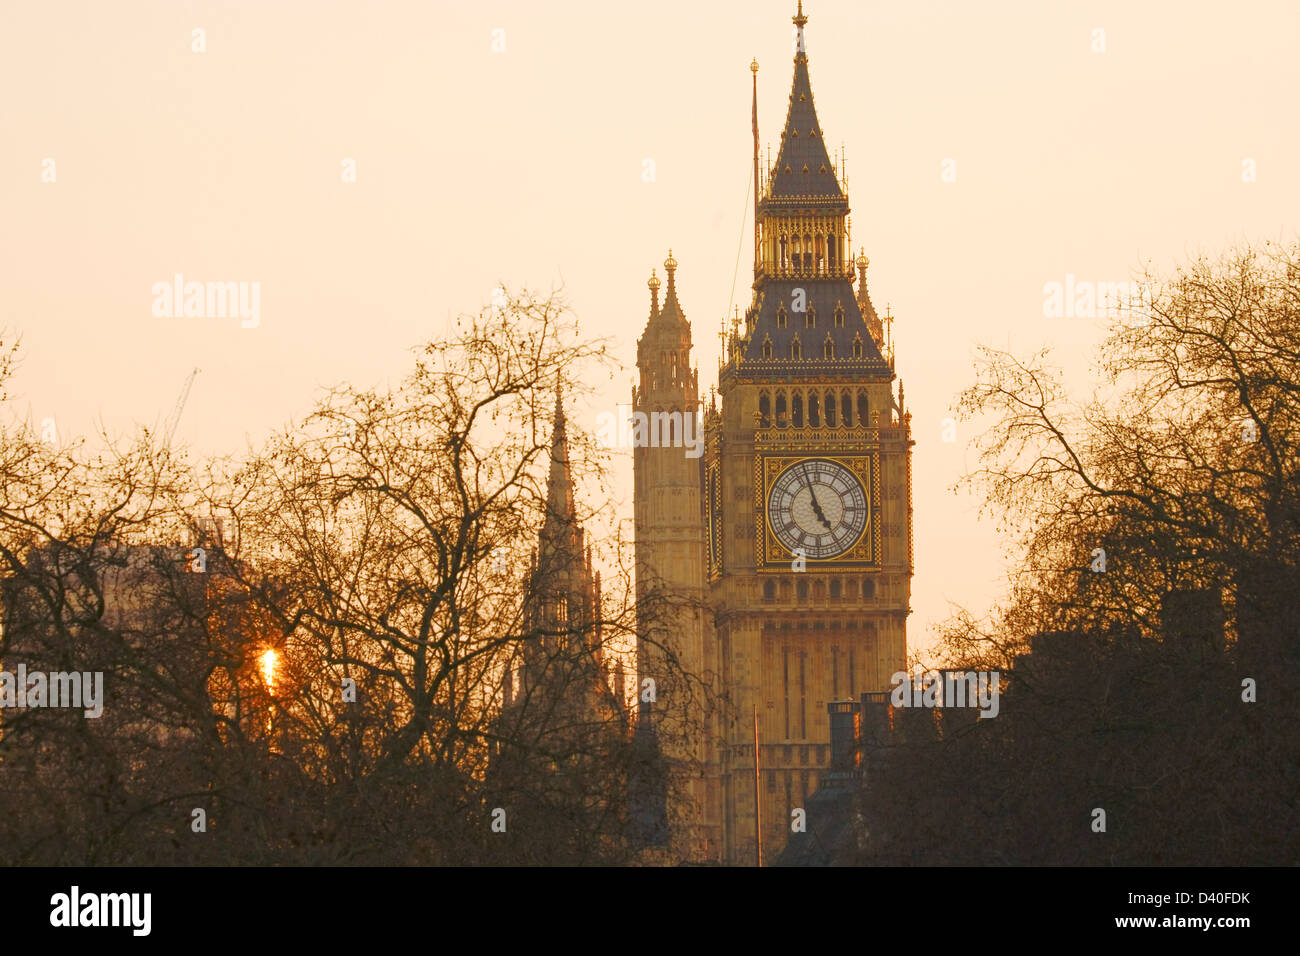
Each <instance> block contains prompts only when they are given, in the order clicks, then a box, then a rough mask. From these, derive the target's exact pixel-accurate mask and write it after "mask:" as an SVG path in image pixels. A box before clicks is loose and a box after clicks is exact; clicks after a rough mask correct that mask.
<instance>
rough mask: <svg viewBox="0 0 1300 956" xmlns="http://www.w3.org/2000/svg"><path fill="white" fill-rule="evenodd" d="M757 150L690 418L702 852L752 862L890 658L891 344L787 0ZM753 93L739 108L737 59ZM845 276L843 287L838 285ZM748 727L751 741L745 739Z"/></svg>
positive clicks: (901, 488) (894, 521)
mask: <svg viewBox="0 0 1300 956" xmlns="http://www.w3.org/2000/svg"><path fill="white" fill-rule="evenodd" d="M794 23H795V26H796V28H797V32H796V43H795V56H794V78H793V82H792V84H791V89H790V101H789V109H788V111H787V114H786V120H785V128H784V129H783V131H782V132H781V143H780V147H779V151H778V153H777V157H776V162H775V163H774V164H772V165H770V166H769V167H768V168H767V170H766V175H761V174H760V168H759V162H758V148H757V144H758V133H757V106H756V105H755V113H754V115H755V132H754V142H755V149H754V167H755V181H756V189H755V195H756V197H757V198H756V203H755V210H754V219H755V243H754V245H755V255H754V283H753V299H752V301H751V303H750V305H749V308H748V309H747V310H746V312H745V315H744V319H743V325H742V324H741V320H739V319H736V320H734V321H733V323H732V328H731V330H730V332H729V334H728V335H726V350H725V355H724V356H723V357H722V360H721V366H720V369H719V375H718V397H717V398H716V399H714V400H713V401H712V402H711V403H710V406H709V408H708V409H707V412H706V415H705V450H704V469H703V479H702V480H703V489H702V490H703V512H704V524H705V535H704V538H705V552H706V553H705V576H706V579H707V595H708V600H709V603H710V606H711V609H712V614H713V621H712V628H711V633H710V634H709V640H710V641H711V642H712V643H713V651H714V653H713V661H715V662H716V665H717V668H718V673H717V674H716V678H717V684H718V686H719V687H720V689H721V691H722V693H723V695H724V699H725V716H724V718H723V719H722V720H721V721H719V722H717V723H716V724H715V725H714V731H715V732H714V734H713V737H714V740H713V742H712V745H711V746H710V747H709V748H708V753H709V756H710V760H711V762H712V763H713V766H712V767H710V768H709V770H708V772H706V774H705V776H706V777H708V778H712V779H716V780H718V781H719V787H718V796H717V800H718V801H719V804H720V805H719V806H718V807H717V808H716V813H717V816H718V817H719V818H720V819H721V821H722V827H721V833H720V839H719V843H720V852H719V857H720V859H722V860H723V861H724V862H728V863H735V864H747V863H753V862H754V861H755V860H756V859H757V849H758V848H757V846H756V842H757V839H756V838H757V829H756V825H755V820H756V817H757V818H758V821H759V825H761V829H762V849H763V855H764V857H765V858H768V859H771V858H775V856H776V855H777V854H778V853H779V852H780V850H781V848H782V847H784V845H785V842H786V838H787V837H788V835H789V834H790V832H791V822H792V811H793V810H796V809H802V808H804V806H805V801H806V798H807V797H808V796H809V795H811V794H812V793H813V791H814V790H815V789H816V788H817V785H818V778H819V776H820V775H821V774H822V773H823V772H824V771H826V770H827V769H828V767H829V765H830V728H829V722H828V717H827V709H826V704H827V702H829V701H834V700H846V699H853V698H856V697H857V696H858V695H860V694H861V693H863V692H866V691H881V690H886V689H888V688H889V687H890V676H891V675H892V674H894V673H895V672H897V671H900V670H904V669H905V667H906V657H907V640H906V621H907V615H908V613H909V596H910V592H911V576H912V503H911V446H912V439H911V429H910V417H911V416H910V415H908V414H907V412H906V410H905V407H904V401H903V388H902V384H901V382H900V383H899V384H898V387H897V390H896V391H895V388H894V379H895V372H894V355H893V348H892V344H891V342H890V340H889V336H888V325H889V323H890V322H891V321H892V320H891V317H889V316H886V318H885V320H884V321H883V322H882V320H881V318H880V316H878V314H877V313H876V310H875V308H874V307H873V305H872V302H871V298H870V296H869V295H868V294H867V281H866V272H867V266H868V261H867V259H866V257H865V256H864V255H859V256H858V257H857V258H856V259H854V258H852V257H851V255H850V249H851V238H850V217H849V199H848V194H847V190H846V187H845V183H844V180H843V179H842V174H841V170H840V169H839V168H837V165H836V164H835V163H834V162H833V161H832V159H831V156H830V155H829V153H828V152H827V149H826V144H825V136H824V134H823V131H822V127H821V124H820V123H819V122H818V120H817V112H816V109H815V107H814V104H813V92H812V84H811V81H810V79H809V71H808V55H807V51H806V49H805V46H804V25H805V24H806V23H807V18H806V17H805V16H804V15H803V9H802V2H801V3H800V6H799V11H798V13H797V14H796V16H795V17H794ZM752 68H753V69H754V71H755V82H754V86H755V104H757V64H754V65H753V67H752ZM855 279H856V288H855ZM755 740H757V752H756V749H755Z"/></svg>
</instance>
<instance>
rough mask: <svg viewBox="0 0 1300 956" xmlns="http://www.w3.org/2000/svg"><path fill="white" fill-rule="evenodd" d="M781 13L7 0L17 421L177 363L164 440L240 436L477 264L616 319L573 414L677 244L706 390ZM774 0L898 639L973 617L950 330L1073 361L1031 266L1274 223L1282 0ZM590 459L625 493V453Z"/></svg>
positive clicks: (1071, 326)
mask: <svg viewBox="0 0 1300 956" xmlns="http://www.w3.org/2000/svg"><path fill="white" fill-rule="evenodd" d="M792 7H793V3H788V2H785V0H779V2H770V0H761V2H752V0H751V2H746V3H739V2H737V3H721V2H718V3H708V4H698V3H690V2H680V3H679V2H662V3H656V4H647V5H626V4H610V3H568V2H563V0H554V2H547V3H536V2H520V0H512V2H503V3H473V4H468V3H455V4H452V3H442V2H406V3H403V2H373V3H361V2H358V0H351V2H328V0H311V2H288V0H246V2H245V0H239V2H236V0H229V2H190V3H177V2H136V0H133V2H126V0H117V2H105V0H83V2H59V0H4V2H3V3H2V4H0V88H2V89H3V90H4V91H5V93H4V95H3V96H2V97H0V131H3V132H2V133H0V135H2V136H3V147H4V148H3V149H0V283H2V285H0V288H2V289H3V296H0V327H4V328H6V329H9V330H15V331H18V332H20V333H21V334H22V336H23V339H24V346H25V355H26V360H25V364H24V366H23V368H22V370H21V372H20V374H19V376H18V380H17V382H16V386H17V388H16V392H17V394H18V398H17V402H18V405H19V408H20V411H22V412H24V413H25V410H26V407H27V404H28V403H30V405H31V409H32V416H33V418H34V419H35V420H36V421H37V422H39V421H41V420H42V419H44V418H46V417H53V418H54V419H55V420H56V422H57V424H58V427H59V430H60V433H61V434H62V435H63V436H64V437H65V438H66V437H69V436H75V435H77V434H84V433H93V432H94V430H95V429H96V423H97V422H99V421H100V420H102V421H104V422H105V423H106V424H107V425H108V427H109V428H110V429H114V430H121V429H126V428H128V427H130V425H131V423H132V422H144V423H147V424H152V423H153V422H155V421H156V420H161V419H163V418H165V417H166V415H167V414H168V413H169V412H170V410H171V407H172V405H173V403H174V402H175V400H176V396H177V393H178V392H179V391H180V388H181V385H182V383H183V381H184V379H185V376H186V375H187V374H188V372H189V370H190V369H191V368H192V367H193V366H195V365H197V366H200V367H202V369H203V371H202V373H201V374H200V375H199V377H198V379H197V380H196V382H195V384H194V388H193V391H192V393H191V396H190V399H189V403H188V407H187V408H186V410H185V414H184V417H183V419H182V421H181V424H180V427H179V429H178V431H177V441H178V442H185V443H188V444H189V445H190V446H191V447H192V448H193V449H194V450H195V451H196V452H199V453H210V452H225V451H238V450H240V449H241V448H242V447H243V445H244V442H245V435H247V436H249V437H250V438H251V439H252V440H253V441H257V440H258V439H259V438H260V437H261V436H263V435H264V434H265V433H266V431H267V430H268V429H269V428H271V427H273V426H275V425H277V424H279V423H282V422H284V421H285V420H287V419H288V418H290V417H291V416H294V415H299V414H301V413H302V412H303V411H304V410H305V409H306V408H307V407H308V405H309V403H310V401H311V399H312V397H313V395H314V392H315V389H317V388H318V387H319V386H321V385H324V384H327V383H331V382H336V381H340V380H344V379H347V380H350V381H353V382H355V383H358V384H363V385H364V384H376V383H379V382H382V381H384V380H385V379H389V378H396V377H400V376H401V375H402V374H403V373H404V372H405V370H406V369H407V367H408V366H409V361H410V356H409V354H408V353H407V351H406V350H407V348H408V347H409V346H411V345H413V344H414V343H416V342H417V341H419V340H421V339H422V338H426V337H429V336H433V335H438V334H440V333H441V332H442V331H443V330H444V329H445V328H446V325H447V322H448V320H449V318H450V317H451V316H454V315H455V314H456V313H458V312H461V311H467V310H474V309H477V308H478V307H479V306H481V305H483V304H485V303H487V302H488V301H489V300H490V297H491V292H492V289H493V287H494V286H495V285H496V284H497V282H498V280H504V281H505V282H506V283H508V284H510V285H515V286H517V285H522V284H527V285H530V286H534V287H542V288H546V287H549V286H550V285H552V284H557V283H560V282H562V283H563V284H564V286H565V288H566V290H567V293H568V296H569V298H570V300H571V302H572V305H573V307H574V309H575V311H576V313H577V314H578V316H579V317H580V320H581V321H582V323H583V327H584V328H585V329H586V331H587V332H588V333H589V334H591V335H593V336H595V335H608V336H613V337H614V338H615V340H616V343H617V353H618V355H619V357H620V358H621V359H622V360H623V361H624V363H625V364H626V365H627V366H628V370H627V371H625V372H624V373H623V375H622V376H621V377H619V376H616V382H615V383H610V382H608V381H603V382H593V383H591V384H592V385H594V386H597V387H598V391H597V394H596V397H595V399H594V400H592V401H591V402H589V403H587V404H586V405H584V406H583V407H580V408H577V409H574V410H573V411H572V412H571V417H572V418H573V419H574V421H575V422H576V423H577V424H580V425H585V426H586V427H588V428H592V427H594V425H595V422H596V416H597V415H598V414H599V413H600V412H602V411H608V410H613V408H614V407H615V405H616V404H618V403H622V402H626V401H627V400H628V388H629V385H630V381H631V371H630V368H631V365H632V362H633V361H634V356H635V340H636V336H637V335H638V334H639V333H640V330H641V327H642V326H643V324H644V322H645V318H646V312H647V308H648V293H647V291H646V288H645V280H646V278H647V276H648V274H649V271H650V269H651V267H660V272H661V274H662V267H661V263H662V261H663V259H664V257H665V255H666V253H667V249H668V247H669V246H671V247H672V248H673V252H674V255H675V257H676V258H677V260H678V262H679V263H680V266H679V271H678V284H679V291H680V297H681V301H682V304H683V306H684V307H685V309H686V312H687V316H688V318H689V319H691V320H692V322H693V323H694V325H695V330H696V332H695V334H696V342H697V356H698V361H699V366H700V370H701V375H700V377H701V382H702V384H705V385H706V387H707V384H708V383H711V382H712V381H714V380H715V370H716V358H717V345H718V340H717V336H716V331H717V328H718V324H719V321H720V319H721V318H722V316H723V314H724V313H725V312H726V311H727V307H728V304H729V303H731V302H732V301H733V299H732V296H731V289H732V283H733V277H734V275H735V263H736V258H737V248H738V245H737V244H738V242H740V241H741V240H742V237H743V246H741V247H740V262H741V273H740V276H739V279H738V280H737V281H736V283H735V287H736V294H735V299H734V301H735V302H736V303H739V304H743V303H744V301H746V300H747V298H748V284H749V276H748V275H747V273H746V267H747V263H749V262H750V261H751V251H750V246H749V237H750V236H751V235H752V226H751V225H750V223H749V220H748V218H747V217H748V212H749V209H750V206H749V205H748V203H747V202H746V188H747V184H748V179H749V176H750V129H749V124H750V115H749V114H750V101H749V96H750V93H749V89H750V73H749V62H750V59H751V58H753V57H757V58H758V60H759V63H760V64H761V66H762V69H761V72H760V73H759V122H760V127H761V134H762V138H763V141H764V142H765V143H769V142H773V141H774V140H775V138H776V136H777V134H778V133H779V129H780V124H781V122H782V120H783V119H784V114H785V106H786V97H787V94H788V89H789V83H790V72H791V59H792V50H791V31H792V26H791V23H790V16H791V14H792V12H793V9H792ZM805 12H806V13H807V14H808V15H809V18H810V19H809V24H808V27H807V44H808V53H809V57H810V64H811V75H812V82H813V88H814V90H815V92H816V105H817V109H818V115H819V119H820V121H821V124H822V126H823V128H824V130H825V133H826V139H827V143H828V145H834V146H838V145H839V144H840V143H843V144H844V146H845V149H846V151H847V155H848V174H849V185H850V198H851V200H852V202H853V207H854V216H853V237H854V245H855V252H856V247H857V246H858V245H863V246H865V247H866V251H867V254H868V255H869V256H870V257H871V260H872V266H871V271H870V274H869V278H870V286H871V294H872V298H873V300H874V301H875V303H876V305H877V307H878V308H881V309H883V307H884V306H885V305H886V304H891V305H892V307H893V311H894V315H895V316H896V318H897V321H896V323H895V339H896V343H897V355H898V371H899V373H900V374H901V376H902V377H903V379H904V381H905V383H906V387H907V401H908V406H909V408H910V410H911V411H912V413H913V420H912V424H913V430H914V436H915V438H916V441H917V445H916V449H915V458H914V492H913V494H914V506H915V510H916V531H915V533H916V578H915V580H914V584H913V608H914V611H915V613H914V614H913V616H912V619H911V624H910V641H911V643H912V645H913V646H922V647H923V646H925V645H926V644H927V643H928V642H929V635H928V630H927V628H928V626H929V625H930V624H932V623H933V622H935V621H938V620H941V619H942V618H943V617H944V616H946V614H947V611H948V602H949V601H958V602H961V603H965V604H967V605H969V606H971V607H972V608H973V609H975V610H977V611H978V610H982V609H984V608H985V607H987V605H988V603H989V601H990V600H991V599H993V598H994V597H995V596H996V595H997V594H998V591H999V587H1000V580H1001V575H1002V563H1001V562H1002V558H1001V549H1000V545H999V542H998V539H997V537H996V535H995V534H994V531H993V528H992V526H991V525H989V524H980V523H977V522H976V520H975V517H974V509H973V503H972V502H971V501H970V500H969V499H966V498H964V497H956V496H953V495H952V494H951V493H950V492H949V491H948V488H949V486H951V485H952V483H953V482H954V481H955V480H956V479H957V477H958V476H959V474H960V473H961V471H962V470H963V468H964V466H965V465H966V464H968V459H969V452H967V451H966V450H965V447H964V443H965V440H966V439H967V438H969V437H970V436H969V435H967V434H965V433H963V432H962V431H960V430H959V431H958V434H957V438H958V441H957V442H955V443H952V444H945V443H943V442H941V441H940V435H941V430H942V419H944V418H945V417H947V415H948V407H949V405H950V403H951V402H952V400H953V397H954V395H955V394H956V392H957V391H958V390H959V389H960V387H961V386H962V385H963V384H965V383H966V382H967V381H968V380H969V378H970V374H971V373H970V356H971V351H972V347H973V346H974V345H975V344H977V343H988V344H995V345H1000V346H1005V345H1008V344H1010V345H1011V346H1013V347H1015V348H1017V349H1021V350H1026V351H1027V350H1029V349H1032V348H1035V347H1037V346H1039V345H1041V344H1055V345H1057V346H1060V347H1061V348H1062V349H1063V351H1064V355H1063V361H1065V362H1066V363H1067V364H1069V365H1070V366H1071V370H1072V372H1074V373H1076V375H1080V374H1081V373H1082V372H1083V371H1084V369H1083V367H1082V365H1080V364H1079V362H1080V356H1081V354H1082V348H1084V347H1086V346H1088V345H1089V344H1090V343H1092V342H1094V341H1095V340H1096V338H1097V333H1098V328H1099V326H1100V323H1099V322H1097V321H1094V320H1088V319H1080V318H1047V317H1045V316H1044V314H1043V301H1044V293H1043V286H1044V284H1045V283H1048V282H1052V281H1058V282H1064V281H1065V277H1066V275H1067V274H1073V275H1074V276H1075V277H1076V279H1077V280H1080V281H1082V280H1088V281H1094V282H1098V281H1108V282H1117V281H1125V280H1127V279H1128V278H1130V276H1131V274H1132V270H1133V269H1134V268H1135V267H1138V266H1140V265H1141V264H1142V263H1143V262H1145V261H1146V260H1147V259H1150V260H1152V262H1153V263H1154V264H1155V265H1156V266H1157V267H1158V268H1166V267H1168V266H1169V265H1171V264H1172V263H1173V262H1174V261H1176V260H1178V259H1181V258H1183V257H1185V256H1187V255H1189V254H1194V253H1196V252H1197V251H1200V250H1203V249H1204V250H1210V251H1212V250H1216V249H1218V248H1219V247H1221V246H1222V245H1224V244H1225V243H1227V242H1230V241H1233V240H1240V239H1248V240H1263V239H1274V240H1276V239H1279V238H1287V237H1291V236H1294V234H1295V233H1294V231H1295V218H1294V216H1295V210H1296V209H1297V201H1298V200H1300V183H1298V182H1297V178H1296V175H1295V171H1296V170H1297V169H1300V128H1298V126H1297V124H1296V122H1295V119H1294V105H1293V103H1292V102H1291V100H1292V98H1293V96H1294V91H1295V88H1296V67H1295V56H1294V49H1293V45H1294V43H1295V39H1296V37H1297V36H1300V5H1297V4H1295V3H1291V2H1276V3H1250V2H1243V3H1232V4H1229V3H1213V4H1211V3H1188V2H1177V3H1175V2H1146V3H1141V4H1133V3H1063V4H1062V3H1036V2H1023V3H982V4H972V3H962V2H952V3H920V2H912V3H892V4H884V3H877V2H872V3H861V2H857V3H849V2H835V3H832V2H829V0H810V2H809V3H808V4H807V5H806V9H805ZM195 28H201V29H203V30H204V31H206V44H207V51H206V52H205V53H202V54H199V53H194V52H192V49H191V45H192V37H193V34H192V31H193V30H194V29H195ZM1098 28H1099V29H1101V30H1104V31H1105V36H1104V39H1105V46H1106V49H1105V52H1102V53H1095V52H1092V47H1093V45H1094V43H1095V39H1094V33H1093V31H1094V30H1095V29H1098ZM495 29H501V30H504V31H505V32H504V39H505V51H504V52H499V53H497V52H493V50H492V45H493V30H495ZM47 158H50V159H53V160H54V164H55V165H54V168H55V173H56V176H57V179H56V181H55V182H53V183H48V182H42V162H43V160H45V159H47ZM345 158H351V159H354V160H355V161H356V169H357V181H356V183H343V182H341V175H340V172H341V164H342V162H343V160H344V159H345ZM646 158H650V159H653V160H654V163H655V171H656V179H655V181H654V182H653V183H647V182H644V181H643V178H642V170H643V160H644V159H646ZM949 158H951V159H953V160H955V169H956V182H944V181H942V179H941V175H940V173H941V168H942V167H941V164H942V163H943V161H944V160H945V159H949ZM1247 158H1249V159H1251V160H1253V161H1254V163H1255V168H1256V170H1257V173H1256V176H1257V181H1256V182H1250V183H1247V182H1243V179H1242V169H1243V165H1242V164H1243V160H1245V159H1247ZM178 272H179V273H182V274H184V275H185V276H186V277H187V279H197V280H200V281H244V282H260V283H261V320H260V324H258V326H257V327H256V328H241V327H240V323H239V321H238V320H236V319H183V318H159V317H156V316H155V315H154V314H153V313H152V311H151V304H152V302H153V294H152V292H151V288H152V286H153V285H154V283H156V282H159V281H167V280H170V279H171V277H172V276H173V275H174V274H175V273H178ZM613 385H616V386H617V387H612V386H613ZM616 467H617V469H618V475H619V479H620V484H619V486H618V489H617V490H618V491H619V492H620V493H621V497H622V503H623V506H624V512H625V513H626V514H628V515H630V513H631V458H630V453H629V454H626V455H625V456H624V457H623V459H622V460H620V461H618V462H617V464H616Z"/></svg>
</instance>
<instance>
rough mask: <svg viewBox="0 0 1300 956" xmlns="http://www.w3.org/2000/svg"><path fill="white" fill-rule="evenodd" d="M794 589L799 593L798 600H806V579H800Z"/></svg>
mask: <svg viewBox="0 0 1300 956" xmlns="http://www.w3.org/2000/svg"><path fill="white" fill-rule="evenodd" d="M795 590H796V591H797V592H798V593H799V600H800V601H806V600H808V582H807V581H800V582H799V583H798V584H796V585H795Z"/></svg>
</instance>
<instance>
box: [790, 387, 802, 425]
mask: <svg viewBox="0 0 1300 956" xmlns="http://www.w3.org/2000/svg"><path fill="white" fill-rule="evenodd" d="M790 424H791V425H793V426H794V427H795V428H803V394H802V393H801V392H795V394H794V397H793V398H792V399H791V400H790Z"/></svg>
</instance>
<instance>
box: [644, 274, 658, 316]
mask: <svg viewBox="0 0 1300 956" xmlns="http://www.w3.org/2000/svg"><path fill="white" fill-rule="evenodd" d="M646 286H648V287H649V289H650V314H651V315H658V314H659V277H658V276H657V275H655V271H654V270H653V269H651V270H650V281H649V282H647V283H646Z"/></svg>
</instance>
